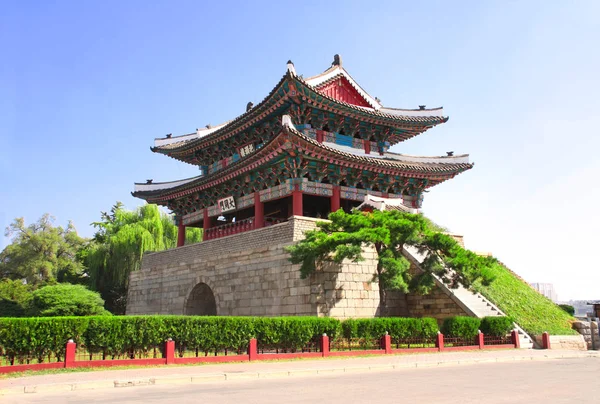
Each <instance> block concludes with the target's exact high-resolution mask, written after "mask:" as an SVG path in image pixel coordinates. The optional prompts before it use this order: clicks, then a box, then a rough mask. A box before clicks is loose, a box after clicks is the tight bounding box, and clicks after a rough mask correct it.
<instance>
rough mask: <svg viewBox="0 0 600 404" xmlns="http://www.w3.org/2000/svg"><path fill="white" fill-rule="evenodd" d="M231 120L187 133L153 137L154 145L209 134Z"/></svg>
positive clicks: (184, 140) (163, 144)
mask: <svg viewBox="0 0 600 404" xmlns="http://www.w3.org/2000/svg"><path fill="white" fill-rule="evenodd" d="M229 122H231V120H229V121H226V122H223V123H220V124H218V125H216V126H211V127H210V128H198V129H196V132H192V133H188V134H186V135H179V136H170V137H158V138H154V147H160V146H166V145H169V144H173V143H179V142H186V141H189V140H193V139H199V138H201V137H204V136H206V135H209V134H211V133H213V132H216V131H217V130H219V129H221V128H222V127H223V126H225V125H227V124H228V123H229ZM184 138H185V139H184Z"/></svg>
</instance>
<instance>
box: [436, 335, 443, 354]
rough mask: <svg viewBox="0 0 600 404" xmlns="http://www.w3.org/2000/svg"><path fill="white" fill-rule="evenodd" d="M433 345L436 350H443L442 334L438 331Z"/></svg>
mask: <svg viewBox="0 0 600 404" xmlns="http://www.w3.org/2000/svg"><path fill="white" fill-rule="evenodd" d="M435 347H436V348H437V349H438V351H440V352H441V351H443V350H444V334H442V333H441V332H439V331H438V333H437V336H436V337H435Z"/></svg>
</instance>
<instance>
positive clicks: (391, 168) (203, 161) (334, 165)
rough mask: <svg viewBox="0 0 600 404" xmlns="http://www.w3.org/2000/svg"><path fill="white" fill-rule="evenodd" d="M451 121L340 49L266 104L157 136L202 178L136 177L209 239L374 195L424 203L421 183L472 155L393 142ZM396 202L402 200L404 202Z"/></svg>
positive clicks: (323, 213) (284, 82)
mask: <svg viewBox="0 0 600 404" xmlns="http://www.w3.org/2000/svg"><path fill="white" fill-rule="evenodd" d="M447 120H448V118H447V117H445V116H444V114H443V109H442V108H434V109H427V108H425V106H424V105H422V106H419V108H417V109H398V108H390V107H385V106H383V105H382V104H381V102H380V101H379V100H378V99H377V98H375V97H372V96H371V95H369V94H368V93H367V92H366V91H365V90H363V89H362V87H360V86H359V85H358V84H357V82H356V81H355V80H354V79H353V78H352V76H350V74H349V73H348V72H347V71H346V69H345V68H344V67H343V66H342V60H341V58H340V57H339V56H338V55H336V56H335V58H334V62H333V63H332V65H331V67H330V68H328V69H327V70H325V71H324V72H323V73H321V74H318V75H316V76H313V77H310V78H303V77H302V76H301V75H298V74H297V73H296V69H295V67H294V64H293V63H292V62H291V61H288V64H287V72H286V74H285V75H284V76H283V77H282V78H281V80H279V82H278V83H277V84H276V85H275V87H274V88H273V90H272V91H271V92H270V93H269V94H268V95H267V97H266V98H265V99H264V100H263V101H261V102H260V103H259V104H258V105H253V104H252V103H248V105H247V107H246V112H245V113H243V114H242V115H240V116H238V117H237V118H235V119H233V120H231V121H229V122H227V123H224V124H221V125H217V126H212V127H211V126H210V125H207V127H206V128H202V129H197V130H196V132H193V133H190V134H187V135H182V136H171V135H167V136H166V137H165V138H159V139H156V140H155V144H154V147H152V151H153V152H155V153H160V154H164V155H167V156H169V157H172V158H175V159H177V160H180V161H182V162H185V163H189V164H194V165H197V166H198V167H199V169H200V172H201V174H200V175H198V176H197V177H193V178H188V179H183V180H177V181H172V182H160V183H157V182H153V181H152V180H149V181H147V182H146V183H136V184H135V192H133V195H134V196H136V197H138V198H142V199H144V200H146V201H148V202H150V203H156V204H159V205H163V206H167V207H168V208H169V209H170V210H171V211H173V212H174V213H175V215H176V222H177V224H178V225H179V237H178V244H177V245H178V246H182V245H183V244H184V241H185V226H193V227H202V228H204V239H205V240H209V239H215V238H220V237H223V236H228V235H232V234H236V233H240V232H244V231H248V230H254V229H259V228H262V227H265V226H270V225H272V224H275V223H280V222H283V221H286V220H288V218H290V217H292V216H305V217H306V216H307V217H313V218H320V217H323V218H325V217H327V215H328V213H329V212H331V211H336V210H338V209H340V208H342V209H344V210H346V211H349V210H350V209H352V208H353V207H356V206H358V205H360V204H361V203H362V202H363V201H364V200H365V196H366V195H372V196H376V197H383V198H395V199H401V200H402V203H403V204H404V205H405V206H407V207H409V208H413V209H418V208H419V207H420V206H421V203H422V200H423V191H424V190H426V189H428V188H430V187H433V186H434V185H436V184H439V183H441V182H443V181H446V180H448V179H450V178H453V177H454V176H455V175H457V174H459V173H461V172H463V171H465V170H468V169H470V168H471V167H472V166H473V165H472V164H470V163H469V160H468V155H457V156H455V155H453V153H452V152H448V153H447V155H446V156H441V157H417V156H409V155H404V154H399V153H393V152H390V151H389V148H390V146H393V145H395V144H397V143H399V142H402V141H405V140H407V139H410V138H412V137H414V136H417V135H419V134H421V133H423V132H425V131H426V130H427V129H429V128H432V127H433V126H436V125H439V124H441V123H444V122H446V121H447ZM396 203H397V202H396Z"/></svg>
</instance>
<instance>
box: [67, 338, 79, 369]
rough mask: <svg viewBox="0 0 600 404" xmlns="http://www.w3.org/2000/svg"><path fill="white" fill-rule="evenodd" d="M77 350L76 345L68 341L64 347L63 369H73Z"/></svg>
mask: <svg viewBox="0 0 600 404" xmlns="http://www.w3.org/2000/svg"><path fill="white" fill-rule="evenodd" d="M76 350H77V344H76V343H75V342H73V340H72V339H70V340H69V341H68V342H67V345H66V346H65V367H66V368H73V367H75V352H76Z"/></svg>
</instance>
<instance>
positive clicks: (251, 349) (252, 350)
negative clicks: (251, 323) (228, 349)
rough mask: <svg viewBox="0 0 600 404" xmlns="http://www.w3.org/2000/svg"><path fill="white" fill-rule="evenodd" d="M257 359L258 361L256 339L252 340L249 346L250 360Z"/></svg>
mask: <svg viewBox="0 0 600 404" xmlns="http://www.w3.org/2000/svg"><path fill="white" fill-rule="evenodd" d="M256 359H258V346H257V342H256V338H251V339H250V343H249V344H248V360H249V361H255V360H256Z"/></svg>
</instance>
